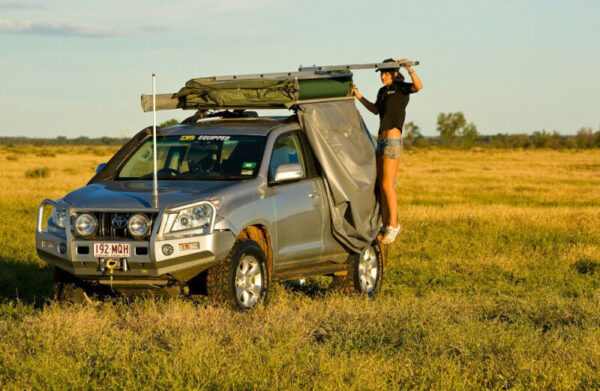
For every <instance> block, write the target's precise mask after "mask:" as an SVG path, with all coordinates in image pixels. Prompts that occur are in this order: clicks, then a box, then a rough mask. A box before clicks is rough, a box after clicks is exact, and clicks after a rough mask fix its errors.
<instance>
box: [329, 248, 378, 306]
mask: <svg viewBox="0 0 600 391" xmlns="http://www.w3.org/2000/svg"><path fill="white" fill-rule="evenodd" d="M382 280H383V255H382V253H381V247H380V245H379V243H378V242H377V241H376V242H374V243H373V244H372V245H371V246H369V247H368V248H367V249H366V250H365V251H364V252H363V253H362V254H354V255H351V256H350V257H348V263H347V272H346V274H345V275H343V276H333V288H334V289H336V290H338V291H340V292H342V293H344V294H347V295H349V294H353V293H357V294H360V295H365V296H368V297H375V296H376V295H377V293H379V290H380V289H381V283H382Z"/></svg>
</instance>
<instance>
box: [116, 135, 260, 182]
mask: <svg viewBox="0 0 600 391" xmlns="http://www.w3.org/2000/svg"><path fill="white" fill-rule="evenodd" d="M264 144H265V137H264V136H228V135H217V136H215V135H184V136H164V137H157V144H156V147H157V154H156V157H157V167H158V179H170V180H172V179H175V180H177V179H181V180H186V179H188V180H227V179H248V178H252V177H254V176H255V175H256V173H257V172H258V169H259V167H260V162H261V159H262V154H263V149H264ZM152 149H153V144H152V139H150V140H147V141H146V142H145V143H144V144H142V146H141V147H140V148H139V149H138V150H137V151H136V152H135V153H134V154H133V156H131V157H130V158H129V159H128V160H127V161H126V162H125V165H124V166H123V168H121V171H120V172H119V175H118V177H117V179H152V177H153V159H152Z"/></svg>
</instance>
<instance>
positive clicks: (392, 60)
mask: <svg viewBox="0 0 600 391" xmlns="http://www.w3.org/2000/svg"><path fill="white" fill-rule="evenodd" d="M382 62H389V63H393V64H398V63H397V62H396V60H394V59H393V58H386V59H385V60H383V61H382ZM398 69H400V67H398V66H393V67H385V66H382V67H380V68H377V69H376V70H375V72H382V71H390V70H394V71H397V70H398Z"/></svg>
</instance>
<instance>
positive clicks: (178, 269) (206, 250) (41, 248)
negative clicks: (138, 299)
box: [36, 231, 235, 285]
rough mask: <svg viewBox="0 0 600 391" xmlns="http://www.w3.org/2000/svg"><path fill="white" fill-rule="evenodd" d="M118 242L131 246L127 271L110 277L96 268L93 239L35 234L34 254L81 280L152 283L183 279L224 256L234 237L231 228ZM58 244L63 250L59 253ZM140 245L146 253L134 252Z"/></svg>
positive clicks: (53, 234)
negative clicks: (190, 246)
mask: <svg viewBox="0 0 600 391" xmlns="http://www.w3.org/2000/svg"><path fill="white" fill-rule="evenodd" d="M122 242H123V243H128V244H129V245H130V247H131V254H132V255H131V256H130V257H129V258H127V264H128V268H127V269H128V270H127V271H122V270H116V269H115V270H114V271H113V272H112V276H111V273H110V271H109V270H104V271H102V270H100V269H101V268H100V259H99V258H96V257H94V255H93V246H94V241H93V240H79V239H75V238H73V239H72V240H67V238H66V237H65V236H61V235H58V234H55V233H51V232H47V231H42V232H37V233H36V247H37V252H38V255H39V256H40V258H42V259H43V260H44V261H46V262H48V263H49V264H51V265H54V266H56V267H59V268H61V269H63V270H65V271H67V272H69V273H71V274H73V275H75V276H77V277H79V278H81V279H83V280H95V281H98V282H100V283H108V281H109V280H110V282H111V283H118V282H119V281H121V282H125V281H127V284H129V285H132V284H142V285H143V284H146V283H147V284H150V285H156V284H158V282H164V281H168V280H173V279H175V280H178V281H180V282H184V281H187V280H189V279H191V278H193V277H195V276H196V275H197V274H198V273H200V272H202V271H203V270H205V269H207V268H208V267H210V266H211V265H212V264H214V263H215V262H216V261H218V260H220V259H223V258H225V257H226V256H227V254H228V253H229V251H230V250H231V248H232V247H233V244H234V242H235V236H234V235H233V233H232V232H231V231H220V232H219V231H218V232H213V233H212V234H207V235H201V236H195V237H186V238H178V239H166V240H156V241H148V242H145V241H144V242H140V241H122ZM50 243H52V244H50ZM151 243H153V244H151ZM183 243H198V245H197V249H193V250H182V249H180V244H183ZM165 244H170V245H171V246H172V247H173V249H174V251H173V254H171V255H170V256H165V255H164V254H163V253H162V250H161V249H162V246H163V245H165ZM61 245H62V246H61ZM61 247H62V250H63V251H64V253H61ZM140 247H141V248H144V247H145V248H146V249H147V250H146V251H145V252H146V254H144V255H136V254H137V253H138V252H140V253H143V252H144V251H138V250H137V248H140ZM85 248H88V251H87V254H85V253H83V252H85V251H82V249H85ZM105 261H106V260H105ZM111 277H112V278H111ZM134 280H135V281H134ZM154 280H157V281H154ZM159 285H160V284H159Z"/></svg>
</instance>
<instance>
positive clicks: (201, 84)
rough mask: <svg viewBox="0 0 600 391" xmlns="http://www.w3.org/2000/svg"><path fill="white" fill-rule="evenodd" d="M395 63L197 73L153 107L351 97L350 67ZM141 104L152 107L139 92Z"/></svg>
mask: <svg viewBox="0 0 600 391" xmlns="http://www.w3.org/2000/svg"><path fill="white" fill-rule="evenodd" d="M413 64H414V65H416V64H417V63H413ZM399 67H400V65H399V64H397V63H372V64H349V65H327V66H312V67H300V68H299V69H298V71H297V72H280V73H263V74H248V75H227V76H212V77H201V78H196V79H191V80H189V81H188V82H187V83H186V84H185V86H184V87H183V88H181V89H180V90H179V92H176V93H171V94H158V95H156V110H172V109H183V110H216V109H234V110H236V109H260V108H263V109H278V108H281V109H289V108H290V107H293V106H295V105H297V104H299V103H302V102H305V101H309V100H314V99H319V100H323V99H336V98H338V99H339V98H345V97H348V98H349V97H351V93H350V90H351V88H352V86H353V83H352V76H353V74H352V72H351V70H352V69H375V70H377V69H380V68H399ZM142 108H143V110H144V111H152V95H142Z"/></svg>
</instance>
